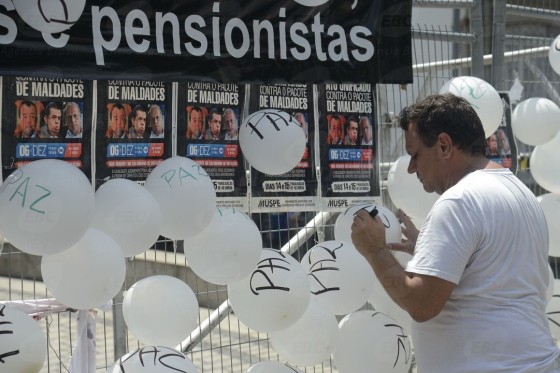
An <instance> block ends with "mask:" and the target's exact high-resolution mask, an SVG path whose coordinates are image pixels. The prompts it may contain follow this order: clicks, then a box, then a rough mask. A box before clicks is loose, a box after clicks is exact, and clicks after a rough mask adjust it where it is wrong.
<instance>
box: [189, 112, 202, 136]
mask: <svg viewBox="0 0 560 373" xmlns="http://www.w3.org/2000/svg"><path fill="white" fill-rule="evenodd" d="M189 117H190V119H189V129H190V130H191V133H192V137H193V138H195V139H198V138H199V137H200V133H201V132H202V112H200V111H198V110H191V112H190V115H189Z"/></svg>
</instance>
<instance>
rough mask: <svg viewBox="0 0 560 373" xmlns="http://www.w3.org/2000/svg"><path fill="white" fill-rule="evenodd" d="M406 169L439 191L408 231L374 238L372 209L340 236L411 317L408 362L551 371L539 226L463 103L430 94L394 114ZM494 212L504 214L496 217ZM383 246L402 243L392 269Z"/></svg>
mask: <svg viewBox="0 0 560 373" xmlns="http://www.w3.org/2000/svg"><path fill="white" fill-rule="evenodd" d="M400 124H401V127H402V128H403V129H404V134H405V143H406V145H405V146H406V151H407V153H409V154H410V155H411V160H410V164H409V166H408V172H410V173H416V174H417V177H418V178H419V179H420V181H421V182H422V184H423V186H424V189H425V190H426V191H427V192H436V193H438V194H441V196H440V198H439V199H438V200H437V201H436V203H435V204H434V206H433V207H432V210H431V211H430V214H429V215H428V218H427V220H426V221H425V222H424V225H423V226H422V230H421V232H420V233H418V230H417V229H416V228H415V227H414V226H413V225H412V223H411V222H410V219H408V218H407V217H406V215H404V214H403V213H402V212H399V213H398V214H397V215H398V216H399V218H400V219H402V220H403V223H404V227H405V229H404V230H403V232H404V234H405V236H406V237H407V238H408V242H406V243H405V244H391V245H390V246H389V245H387V244H386V241H385V227H384V225H383V223H382V221H381V219H380V218H379V217H375V218H372V217H371V216H370V215H369V214H368V213H367V212H366V211H360V212H358V213H357V214H356V216H355V217H354V222H353V224H352V241H353V243H354V245H355V246H356V248H357V249H358V250H359V252H360V253H361V254H362V255H364V257H365V258H366V259H367V260H368V262H369V263H370V265H371V266H372V268H373V270H374V272H375V274H376V276H377V277H378V279H379V280H380V282H381V284H383V286H384V288H385V290H386V291H387V293H388V294H389V295H390V296H391V298H392V299H393V300H394V301H395V302H396V303H397V304H398V305H399V306H400V307H402V308H403V309H404V310H406V311H407V312H408V313H409V314H410V316H411V317H412V319H413V322H412V332H411V335H412V338H413V343H414V350H415V357H416V362H417V365H418V371H420V372H429V373H449V372H477V373H490V372H508V373H520V372H532V373H536V372H539V373H545V372H547V373H548V372H560V361H559V360H558V356H559V350H558V347H557V345H556V343H555V341H554V340H553V338H552V336H551V333H550V330H549V327H548V320H547V317H546V315H545V307H546V303H547V301H546V288H547V285H548V271H549V269H548V232H547V225H546V220H545V216H544V214H543V212H542V210H541V208H540V205H539V203H538V201H537V199H536V198H535V196H534V195H533V193H532V192H531V191H530V190H529V189H528V188H527V187H526V186H525V185H524V184H523V183H521V182H520V181H519V180H518V179H517V178H516V177H515V176H514V175H513V174H512V173H511V172H510V171H509V170H508V169H506V168H502V167H501V166H500V165H498V164H497V163H495V162H492V161H490V160H489V159H487V158H486V157H485V154H484V145H485V143H484V140H485V139H484V129H483V127H482V123H481V121H480V119H479V117H478V116H477V114H476V112H475V111H474V109H473V108H472V106H471V105H470V104H469V103H468V102H467V101H466V100H465V99H463V98H461V97H457V96H453V95H452V94H449V93H448V94H445V95H433V96H429V97H427V98H425V99H424V100H421V101H419V102H418V103H416V104H415V105H412V106H411V107H409V108H407V109H405V110H403V112H402V113H401V121H400ZM503 217H507V224H504V221H503V219H504V218H503ZM391 250H399V251H408V252H409V253H413V257H412V259H411V260H410V261H409V262H408V264H407V265H406V268H405V269H404V268H403V267H402V266H401V265H400V264H399V262H397V261H396V259H395V257H394V256H393V255H392V254H391Z"/></svg>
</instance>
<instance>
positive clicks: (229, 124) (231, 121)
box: [224, 111, 237, 136]
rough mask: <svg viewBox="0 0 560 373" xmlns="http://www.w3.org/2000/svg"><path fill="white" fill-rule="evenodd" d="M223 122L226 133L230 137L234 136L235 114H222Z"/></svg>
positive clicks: (229, 112) (235, 130) (235, 127)
mask: <svg viewBox="0 0 560 373" xmlns="http://www.w3.org/2000/svg"><path fill="white" fill-rule="evenodd" d="M224 122H225V127H226V131H227V133H228V134H230V135H231V136H234V135H235V134H236V132H237V124H236V123H235V114H234V113H233V112H232V111H226V112H225V113H224Z"/></svg>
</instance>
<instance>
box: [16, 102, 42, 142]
mask: <svg viewBox="0 0 560 373" xmlns="http://www.w3.org/2000/svg"><path fill="white" fill-rule="evenodd" d="M17 114H18V116H17V125H16V130H15V132H14V136H15V137H18V138H22V139H30V138H35V137H36V136H37V106H35V103H34V102H33V101H28V100H25V101H23V102H21V104H20V105H19V107H18V110H17Z"/></svg>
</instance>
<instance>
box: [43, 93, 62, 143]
mask: <svg viewBox="0 0 560 373" xmlns="http://www.w3.org/2000/svg"><path fill="white" fill-rule="evenodd" d="M61 119H62V109H61V107H60V105H59V104H58V103H56V102H49V104H48V105H47V107H46V108H45V111H44V115H43V121H44V122H45V125H44V126H42V127H41V132H40V137H41V138H43V139H58V138H60V120H61Z"/></svg>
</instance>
